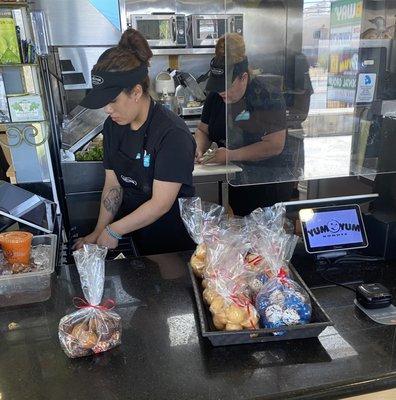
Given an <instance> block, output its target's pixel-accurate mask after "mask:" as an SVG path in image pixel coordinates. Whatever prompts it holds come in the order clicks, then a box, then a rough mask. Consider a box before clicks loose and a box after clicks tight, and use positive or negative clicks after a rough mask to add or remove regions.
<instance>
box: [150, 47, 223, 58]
mask: <svg viewBox="0 0 396 400" xmlns="http://www.w3.org/2000/svg"><path fill="white" fill-rule="evenodd" d="M152 52H153V54H154V55H155V56H184V55H199V54H214V53H215V49H214V47H200V48H177V49H174V48H172V49H152Z"/></svg>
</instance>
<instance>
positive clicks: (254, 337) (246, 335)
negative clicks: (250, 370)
mask: <svg viewBox="0 0 396 400" xmlns="http://www.w3.org/2000/svg"><path fill="white" fill-rule="evenodd" d="M189 271H190V277H191V281H192V284H193V289H194V297H195V301H196V305H197V309H198V317H199V322H200V329H201V334H202V336H203V337H204V338H208V339H209V340H210V342H211V343H212V345H213V346H228V345H232V344H247V343H263V342H275V341H280V340H291V339H304V338H312V337H317V336H319V334H320V333H321V332H322V331H323V330H324V329H325V328H326V327H328V326H332V325H334V324H333V321H332V320H331V319H330V318H329V316H328V315H327V314H326V313H325V311H324V310H323V308H322V307H321V306H320V304H319V303H318V301H317V300H316V299H315V297H314V295H313V294H312V292H311V291H310V290H309V289H308V287H307V285H306V284H305V282H304V281H303V280H302V279H301V277H300V275H299V274H298V273H297V271H296V270H295V269H294V268H293V266H290V275H291V277H292V278H293V279H294V280H295V281H296V282H297V283H298V284H299V285H300V286H302V287H303V288H304V289H305V290H306V291H307V292H308V294H309V297H310V299H311V305H312V317H311V322H310V323H309V324H305V325H292V326H282V327H281V328H275V329H267V328H263V329H255V330H242V331H218V330H216V328H215V327H214V325H213V322H212V314H211V313H210V311H209V308H208V307H207V305H206V304H205V303H204V301H203V298H202V285H201V281H200V279H198V278H197V277H196V276H195V275H194V273H193V271H192V268H191V266H190V265H189ZM277 333H278V334H277Z"/></svg>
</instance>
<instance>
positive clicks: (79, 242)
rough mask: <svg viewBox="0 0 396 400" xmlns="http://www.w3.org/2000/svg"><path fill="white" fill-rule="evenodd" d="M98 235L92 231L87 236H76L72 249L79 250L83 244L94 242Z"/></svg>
mask: <svg viewBox="0 0 396 400" xmlns="http://www.w3.org/2000/svg"><path fill="white" fill-rule="evenodd" d="M99 236H100V233H98V232H96V231H93V232H92V233H90V234H89V235H87V236H84V237H81V238H78V239H77V240H76V241H75V242H74V245H73V247H72V248H73V250H79V249H81V247H83V246H84V244H96V241H97V240H98V237H99Z"/></svg>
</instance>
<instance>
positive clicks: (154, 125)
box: [103, 102, 195, 197]
mask: <svg viewBox="0 0 396 400" xmlns="http://www.w3.org/2000/svg"><path fill="white" fill-rule="evenodd" d="M153 106H154V103H153V102H152V103H151V106H150V112H149V115H150V113H151V112H153ZM147 126H148V120H147V121H146V122H145V123H144V124H143V125H142V126H141V127H140V128H139V129H138V130H136V131H134V130H132V129H131V127H130V125H129V124H128V125H118V124H117V123H115V122H113V121H112V119H111V118H110V117H109V118H107V119H106V121H105V123H104V127H103V139H104V140H103V147H104V157H103V166H104V168H105V169H110V170H114V168H115V167H116V165H117V153H118V151H120V152H122V153H124V155H125V156H127V157H129V158H131V159H138V158H140V157H142V156H143V155H142V154H140V153H141V151H142V145H143V139H144V133H145V131H146V130H147ZM146 140H147V142H146V148H145V149H144V150H146V152H147V153H148V154H150V155H151V163H152V165H153V179H156V180H159V181H165V182H177V183H181V184H182V186H181V188H180V191H179V194H178V197H188V196H192V195H193V194H194V187H193V180H192V171H193V169H194V157H195V141H194V139H193V137H192V135H191V133H190V131H189V129H188V127H187V126H186V124H185V123H184V121H183V120H182V119H181V118H179V117H178V116H177V115H176V114H174V113H173V112H172V111H170V110H168V109H167V108H165V107H163V106H162V105H161V104H158V105H157V107H156V109H155V112H154V114H153V118H152V121H151V124H150V127H149V132H148V137H147V139H146Z"/></svg>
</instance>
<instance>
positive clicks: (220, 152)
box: [201, 147, 228, 164]
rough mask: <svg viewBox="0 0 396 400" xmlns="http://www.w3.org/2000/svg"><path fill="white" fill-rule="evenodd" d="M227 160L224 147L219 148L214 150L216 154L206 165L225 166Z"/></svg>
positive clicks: (226, 152)
mask: <svg viewBox="0 0 396 400" xmlns="http://www.w3.org/2000/svg"><path fill="white" fill-rule="evenodd" d="M227 158H228V150H227V149H226V148H225V147H219V148H218V149H217V150H216V154H215V155H214V156H213V157H212V158H210V159H209V160H208V162H207V164H212V163H214V164H226V163H227ZM201 160H202V158H201Z"/></svg>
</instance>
